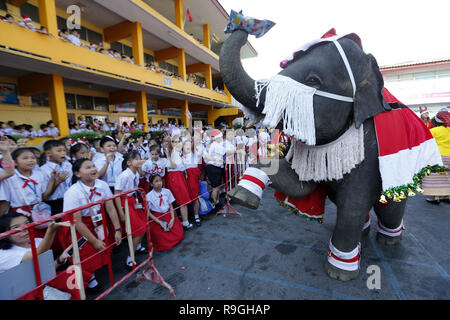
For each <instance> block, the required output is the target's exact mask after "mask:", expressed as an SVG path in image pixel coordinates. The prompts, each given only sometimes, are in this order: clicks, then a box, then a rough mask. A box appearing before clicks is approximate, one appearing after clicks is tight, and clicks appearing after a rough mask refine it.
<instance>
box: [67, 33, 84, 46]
mask: <svg viewBox="0 0 450 320" xmlns="http://www.w3.org/2000/svg"><path fill="white" fill-rule="evenodd" d="M67 39H68V40H69V41H70V42H72V43H73V44H74V45H76V46H80V45H81V40H80V38H78V37H77V36H74V35H73V34H69V35H68V36H67Z"/></svg>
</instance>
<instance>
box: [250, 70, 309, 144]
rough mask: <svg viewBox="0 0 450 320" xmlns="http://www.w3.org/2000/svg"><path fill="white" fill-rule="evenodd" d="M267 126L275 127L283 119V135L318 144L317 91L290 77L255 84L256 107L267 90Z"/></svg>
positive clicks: (279, 76)
mask: <svg viewBox="0 0 450 320" xmlns="http://www.w3.org/2000/svg"><path fill="white" fill-rule="evenodd" d="M266 87H267V89H266V100H265V102H264V110H263V111H262V114H264V115H265V117H264V120H263V123H262V124H263V126H266V127H269V128H275V127H276V125H277V124H278V123H279V122H280V120H281V119H283V132H284V133H285V134H287V135H290V136H293V137H295V138H297V139H299V140H303V141H305V143H306V144H308V145H315V144H316V131H315V125H314V108H313V104H314V101H313V100H314V93H315V92H316V91H317V90H316V89H315V88H312V87H309V86H307V85H304V84H303V83H300V82H297V81H295V80H293V79H291V78H289V77H285V76H282V75H279V74H278V75H275V76H273V77H272V78H270V79H265V80H259V81H256V82H255V90H256V100H257V103H256V106H258V105H259V99H260V96H261V93H262V91H263V90H264V88H266Z"/></svg>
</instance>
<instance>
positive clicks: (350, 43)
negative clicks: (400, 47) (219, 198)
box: [220, 30, 406, 281]
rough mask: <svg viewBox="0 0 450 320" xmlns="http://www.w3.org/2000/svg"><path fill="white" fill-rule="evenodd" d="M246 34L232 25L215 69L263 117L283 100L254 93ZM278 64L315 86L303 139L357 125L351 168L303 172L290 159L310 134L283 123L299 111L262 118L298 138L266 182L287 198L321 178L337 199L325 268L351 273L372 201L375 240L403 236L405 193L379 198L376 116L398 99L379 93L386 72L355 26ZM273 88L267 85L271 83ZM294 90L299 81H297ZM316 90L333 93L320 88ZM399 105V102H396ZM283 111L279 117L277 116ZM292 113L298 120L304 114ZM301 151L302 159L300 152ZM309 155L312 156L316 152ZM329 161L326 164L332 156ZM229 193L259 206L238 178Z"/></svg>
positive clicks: (322, 139)
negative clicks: (322, 174) (244, 57)
mask: <svg viewBox="0 0 450 320" xmlns="http://www.w3.org/2000/svg"><path fill="white" fill-rule="evenodd" d="M247 38H248V33H247V32H246V31H244V30H236V31H234V32H232V34H231V35H230V37H229V38H228V39H227V40H226V41H225V43H224V44H223V46H222V49H221V52H220V70H221V73H222V77H223V81H224V83H225V85H226V86H227V88H228V90H229V91H230V93H231V94H232V95H233V96H234V97H235V98H236V99H237V100H238V101H239V102H240V103H242V105H243V106H244V107H245V108H244V109H245V110H244V111H245V112H246V113H247V112H249V113H251V114H253V115H254V116H255V117H259V118H260V119H261V118H262V119H267V118H268V117H271V116H272V113H276V112H278V110H277V109H278V108H280V106H278V105H275V107H273V106H272V107H270V106H269V107H268V105H266V102H267V99H269V89H270V87H269V86H268V85H267V84H266V86H264V85H262V86H261V88H260V92H259V93H258V92H257V91H258V90H257V89H256V93H258V94H255V87H256V88H257V87H258V82H256V84H257V85H256V86H255V80H253V79H252V78H251V77H250V76H249V75H248V74H247V73H246V71H245V70H244V68H243V67H242V63H241V60H240V50H241V47H242V46H243V45H245V44H246V42H247ZM336 42H337V43H336ZM338 47H340V48H338ZM341 51H343V52H344V53H342V52H341ZM345 60H347V61H345ZM346 64H348V65H349V66H347V65H346ZM283 67H284V69H283V70H282V71H281V72H280V73H279V74H278V76H283V77H281V78H282V79H283V81H286V83H289V85H290V84H291V82H292V81H291V80H293V81H295V82H296V83H299V84H302V85H305V86H307V87H308V88H313V89H312V90H316V91H315V92H316V93H315V94H314V95H313V96H312V99H313V102H312V104H313V119H312V120H310V122H311V123H312V125H313V131H312V132H310V135H312V136H313V137H314V138H315V140H313V141H312V143H311V141H309V142H310V144H309V145H308V146H307V147H310V146H313V148H314V147H315V148H320V147H321V146H328V145H330V144H333V142H335V141H338V140H339V139H340V138H341V137H343V136H344V135H345V134H346V133H347V132H349V131H350V129H352V128H353V130H355V132H359V136H358V138H357V139H360V140H361V142H363V149H362V151H360V152H361V157H362V158H361V159H359V160H358V161H356V163H354V165H353V166H352V167H351V168H350V169H348V170H347V171H344V172H341V175H340V176H339V175H338V176H336V177H335V178H333V177H331V178H330V177H328V178H326V179H321V178H318V179H315V180H314V179H310V180H303V179H304V178H302V177H300V176H299V172H300V171H301V170H306V171H307V170H308V168H303V169H302V168H300V166H299V167H295V166H293V159H294V158H295V154H296V152H297V151H296V150H295V149H296V148H297V147H298V146H306V142H308V139H310V138H311V137H309V136H308V137H307V136H301V133H302V132H301V130H302V129H300V131H299V130H297V131H295V128H294V129H292V127H291V128H290V127H289V125H290V124H288V125H286V123H285V122H286V121H294V120H295V119H294V120H292V119H293V117H294V116H295V115H293V114H292V112H294V111H295V112H294V113H297V111H296V110H295V109H294V111H292V110H293V109H292V108H291V109H288V108H286V109H285V115H286V114H287V113H289V110H291V111H290V112H291V114H290V115H289V116H290V117H291V118H288V119H286V117H284V118H283V117H282V116H281V115H277V116H276V118H277V119H275V122H273V121H271V120H270V121H267V123H271V125H272V128H274V127H276V128H279V129H281V130H283V131H284V132H285V133H286V134H288V135H291V134H293V133H295V138H296V139H294V140H293V141H294V142H293V143H292V145H291V150H289V152H290V153H291V155H290V156H287V157H286V158H285V159H279V160H278V159H273V160H272V161H278V164H277V165H278V166H279V170H278V171H277V172H276V173H270V174H268V178H270V181H271V183H272V184H271V187H272V188H274V189H275V190H277V191H279V192H281V193H283V194H284V195H287V196H288V197H290V198H293V199H301V198H304V197H307V196H308V195H310V194H311V193H313V192H314V191H315V190H316V189H317V187H318V186H319V185H321V184H322V185H325V187H324V188H325V190H326V196H327V197H328V198H329V199H330V200H331V201H332V202H333V203H335V204H336V206H337V219H336V225H335V228H334V231H333V234H332V236H331V239H330V250H329V254H328V258H327V261H326V262H325V272H326V273H327V274H328V275H329V276H330V277H331V278H333V279H338V280H341V281H347V280H352V279H355V278H356V277H357V276H358V274H359V259H360V240H361V237H362V235H363V234H367V233H368V230H369V229H368V228H367V217H368V213H369V211H370V210H371V209H372V208H373V209H374V211H375V214H376V216H377V219H378V226H379V227H378V232H377V235H376V239H377V241H378V242H380V243H382V244H385V245H393V244H397V243H398V242H399V241H400V240H401V237H402V235H401V232H402V230H403V216H404V213H405V207H406V200H404V201H399V202H395V201H389V202H387V203H384V204H383V203H380V201H379V199H380V194H382V191H383V189H382V179H381V175H380V169H379V165H380V164H379V156H380V154H379V146H378V143H377V134H376V130H375V123H374V117H376V116H377V115H380V114H384V113H391V112H393V111H391V110H393V109H396V107H399V105H397V106H393V105H391V104H389V103H387V102H386V100H385V98H384V96H383V87H384V82H383V77H382V75H381V73H380V71H379V67H378V64H377V61H376V60H375V58H374V57H373V56H372V55H371V54H366V53H365V52H364V51H363V49H362V45H361V40H360V39H359V37H358V36H357V35H356V34H350V35H346V36H343V37H336V36H333V37H332V38H331V40H330V41H318V42H316V43H313V44H312V45H310V46H309V47H307V48H305V49H304V50H302V51H299V52H296V54H295V55H294V56H293V57H292V58H291V60H289V61H285V62H284V66H283ZM349 73H351V74H349ZM286 78H289V79H286ZM294 85H295V84H294ZM281 87H283V86H281ZM274 88H275V87H273V88H272V89H270V90H272V91H274V90H276V89H274ZM288 88H289V86H286V89H283V90H286V95H287V94H288V92H287V91H288V90H289V89H288ZM305 88H306V87H305ZM308 88H306V89H305V90H308ZM299 90H303V89H302V88H299ZM318 92H322V93H323V92H325V93H331V94H323V95H319V94H317V93H318ZM274 95H275V93H274ZM336 97H351V98H352V99H338V98H336ZM282 98H283V97H282ZM350 100H351V101H350ZM281 101H285V100H281ZM294 107H295V106H294ZM402 107H404V106H400V108H402ZM264 110H265V111H266V112H265V113H264V112H263V111H264ZM299 112H300V113H301V111H299ZM307 115H308V113H305V116H307ZM280 118H281V121H279V119H280ZM264 121H265V120H264ZM297 121H300V122H301V121H302V119H299V120H298V119H297ZM268 127H269V126H268ZM297 129H298V128H297ZM310 131H311V130H310ZM290 133H291V134H290ZM299 133H300V134H299ZM292 136H293V137H294V135H292ZM361 145H362V144H361ZM355 152H356V151H355ZM292 154H294V156H292ZM344 156H345V155H344ZM299 159H301V158H300V156H299ZM312 161H313V162H312V163H314V160H312ZM325 162H327V161H325ZM325 165H327V163H325ZM328 165H330V161H329V159H328ZM294 167H295V168H294ZM254 168H259V169H261V170H262V171H264V164H256V165H255V166H254ZM327 170H330V169H329V168H328V169H327ZM313 174H316V173H313ZM301 175H303V173H301ZM304 176H308V175H307V174H306V175H304ZM308 177H309V176H308ZM306 179H309V178H306ZM231 195H232V199H233V200H234V201H236V202H238V203H239V204H242V205H244V206H247V207H249V208H253V209H256V208H257V207H258V205H259V200H260V199H259V198H258V197H257V196H255V195H254V194H253V193H251V192H249V191H248V190H247V189H246V188H243V187H241V186H238V187H237V188H235V189H234V190H233V191H232V193H231ZM365 227H366V228H365ZM369 227H370V224H369ZM364 228H365V229H364ZM382 230H384V231H382Z"/></svg>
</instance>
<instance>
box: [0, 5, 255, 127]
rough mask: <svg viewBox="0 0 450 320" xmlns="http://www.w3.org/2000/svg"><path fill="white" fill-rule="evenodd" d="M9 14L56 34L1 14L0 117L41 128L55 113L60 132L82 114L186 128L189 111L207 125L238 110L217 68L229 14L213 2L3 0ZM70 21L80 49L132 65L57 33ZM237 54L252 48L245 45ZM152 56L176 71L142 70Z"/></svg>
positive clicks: (249, 52)
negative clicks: (110, 52)
mask: <svg viewBox="0 0 450 320" xmlns="http://www.w3.org/2000/svg"><path fill="white" fill-rule="evenodd" d="M188 11H189V13H188ZM6 14H11V15H12V16H13V17H14V19H15V20H16V21H22V20H23V16H29V17H30V18H31V20H32V21H33V24H34V25H35V26H36V27H37V28H38V29H39V28H40V27H41V26H45V27H46V28H47V30H48V32H49V33H50V34H52V35H53V37H51V36H49V35H46V34H42V33H39V32H36V31H33V30H29V29H26V28H24V27H21V26H18V25H14V24H11V23H9V22H6V21H0V120H1V121H4V122H6V121H8V120H14V121H15V122H16V123H17V124H21V123H28V124H31V125H33V126H34V127H35V129H38V127H39V125H40V124H42V123H45V122H47V121H48V120H50V119H52V120H53V121H54V122H55V123H56V125H57V126H58V127H59V129H60V132H61V135H62V136H64V135H68V134H69V121H76V120H77V118H78V116H80V115H84V116H87V117H92V118H97V119H99V120H104V119H105V118H109V119H110V120H112V121H120V122H123V121H131V120H134V119H136V120H137V121H138V123H146V124H147V125H148V124H149V123H157V122H158V121H159V120H163V121H164V122H168V121H169V120H172V121H173V120H175V121H177V122H179V123H180V124H181V123H182V124H184V125H187V123H188V118H187V116H186V112H187V110H189V111H190V113H191V114H192V117H193V120H202V121H203V123H204V124H210V125H214V123H215V122H217V121H220V122H228V123H229V124H231V122H232V121H233V120H234V119H236V118H238V117H242V116H243V114H242V113H241V112H240V111H239V104H238V103H237V102H236V100H234V99H233V97H232V96H231V95H230V93H229V92H228V90H227V88H226V87H225V86H224V84H223V81H222V78H221V74H220V69H219V52H220V48H221V46H222V44H223V41H224V40H225V39H226V38H227V35H225V34H224V32H223V30H224V28H225V26H226V23H227V21H228V18H229V15H228V13H227V12H225V10H224V8H223V7H222V6H221V4H220V3H219V2H218V1H217V0H202V1H197V0H164V1H161V0H76V1H73V0H29V1H27V0H0V15H2V16H5V15H6ZM77 22H79V25H80V28H79V29H78V33H79V34H80V39H81V42H82V43H84V44H85V45H86V46H87V47H89V46H91V44H96V45H99V44H102V45H103V47H104V48H105V49H114V50H116V51H118V52H119V53H121V54H124V55H127V56H128V57H131V56H132V57H133V58H134V61H135V64H131V63H129V62H126V61H122V60H119V59H116V58H113V57H110V56H107V55H105V54H102V53H99V52H96V51H93V50H90V49H89V48H86V47H83V46H76V45H74V44H73V43H70V42H65V41H63V40H61V39H59V38H58V30H63V29H70V25H73V24H77ZM68 26H69V28H68ZM241 55H242V59H245V58H251V57H255V56H256V55H257V52H256V51H255V49H254V48H253V47H252V46H251V44H250V43H247V44H246V45H245V46H244V47H243V49H242V51H241ZM151 63H153V64H154V65H155V66H156V67H159V68H162V69H165V70H168V71H170V72H173V73H175V74H178V75H179V77H178V78H177V77H173V76H170V75H167V74H165V73H161V72H156V71H152V70H150V69H148V68H146V67H145V66H146V65H147V66H148V64H151ZM193 77H195V79H196V80H197V82H198V83H205V84H206V85H205V86H199V85H197V84H195V83H194V82H193V81H192V79H193Z"/></svg>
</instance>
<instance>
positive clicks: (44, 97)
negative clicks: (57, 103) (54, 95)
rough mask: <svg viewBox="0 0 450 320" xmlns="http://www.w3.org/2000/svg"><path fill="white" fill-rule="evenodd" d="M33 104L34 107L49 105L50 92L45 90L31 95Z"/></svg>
mask: <svg viewBox="0 0 450 320" xmlns="http://www.w3.org/2000/svg"><path fill="white" fill-rule="evenodd" d="M31 105H32V106H34V107H48V106H49V105H50V104H49V102H48V93H46V92H43V93H39V94H35V95H32V96H31Z"/></svg>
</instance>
